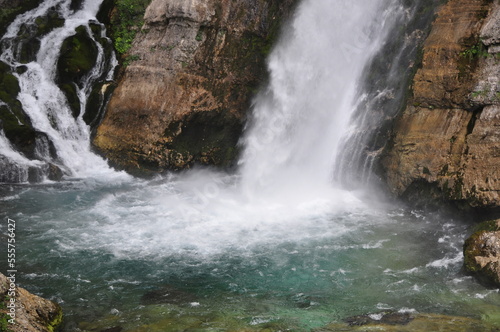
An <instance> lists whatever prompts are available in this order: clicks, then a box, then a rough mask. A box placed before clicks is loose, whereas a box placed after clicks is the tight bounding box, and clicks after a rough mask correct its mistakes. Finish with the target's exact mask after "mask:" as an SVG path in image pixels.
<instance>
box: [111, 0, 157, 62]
mask: <svg viewBox="0 0 500 332" xmlns="http://www.w3.org/2000/svg"><path fill="white" fill-rule="evenodd" d="M150 3H151V0H116V2H115V12H114V14H113V15H112V17H111V38H112V39H113V42H114V46H115V49H116V51H117V52H118V54H119V55H121V56H123V55H125V54H127V53H128V51H129V50H130V47H131V46H132V42H133V41H134V38H135V35H136V34H137V32H138V31H139V30H140V28H141V27H142V25H143V24H144V18H143V17H144V13H145V11H146V8H147V6H148V5H149V4H150Z"/></svg>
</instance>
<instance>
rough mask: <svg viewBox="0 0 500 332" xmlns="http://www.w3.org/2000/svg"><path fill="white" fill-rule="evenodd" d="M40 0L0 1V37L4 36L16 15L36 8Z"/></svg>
mask: <svg viewBox="0 0 500 332" xmlns="http://www.w3.org/2000/svg"><path fill="white" fill-rule="evenodd" d="M41 2H42V0H0V35H2V36H3V35H4V33H5V31H6V30H7V27H8V26H9V24H10V23H11V22H12V21H13V20H14V19H15V18H16V16H17V15H19V14H21V13H24V12H26V11H28V10H30V9H33V8H35V7H36V6H38V5H39V4H40V3H41Z"/></svg>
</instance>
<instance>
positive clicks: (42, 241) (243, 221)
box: [0, 0, 500, 331]
mask: <svg viewBox="0 0 500 332" xmlns="http://www.w3.org/2000/svg"><path fill="white" fill-rule="evenodd" d="M50 1H52V0H49V1H47V2H46V3H45V5H41V7H40V8H38V9H35V10H34V13H36V14H34V13H32V14H31V15H33V16H36V15H39V14H38V12H36V11H42V10H44V8H45V7H44V6H48V5H53V4H54V3H52V4H49V2H50ZM54 1H55V0H54ZM54 1H53V2H54ZM59 2H61V3H64V4H65V5H66V6H69V2H68V1H59ZM98 7H99V1H90V0H89V1H87V2H85V5H84V7H83V9H82V10H81V11H76V12H72V11H70V10H69V9H68V10H67V11H66V12H64V10H66V9H67V8H69V7H64V6H62V7H61V8H62V11H63V12H64V15H66V16H65V17H66V23H65V25H64V27H63V28H60V29H59V30H57V31H55V32H53V33H51V34H49V35H48V36H47V37H46V38H47V39H46V40H45V39H44V40H45V42H44V41H42V43H41V45H42V46H41V50H40V53H39V56H38V59H37V61H34V62H31V63H29V64H27V68H28V70H27V71H26V73H24V74H20V75H19V79H20V81H21V82H22V84H21V86H22V92H21V97H20V99H21V101H22V103H23V106H24V107H25V108H26V109H27V112H28V113H29V114H30V116H32V118H33V120H34V121H33V122H34V125H35V126H37V129H39V130H41V131H45V132H47V134H48V135H49V137H50V139H51V140H53V141H54V142H58V143H57V144H56V146H57V148H58V153H59V158H60V161H61V163H62V164H64V165H65V167H67V168H68V170H69V171H70V172H71V174H72V177H68V178H67V180H66V181H62V182H60V183H43V184H39V185H7V184H5V185H2V186H1V187H0V204H1V207H2V208H1V211H0V216H1V217H2V219H3V220H5V219H6V218H7V217H9V218H12V219H15V220H16V224H17V229H16V239H17V242H16V245H17V247H16V248H17V269H18V270H19V271H20V274H19V276H18V277H19V280H18V281H19V284H20V285H21V286H23V287H26V288H28V289H29V290H30V291H32V292H35V293H37V294H40V295H43V296H45V297H48V298H50V299H52V300H54V301H57V302H59V303H61V305H62V306H63V309H64V311H65V315H66V320H65V330H66V331H81V330H88V331H101V330H104V329H107V328H113V327H122V328H123V330H124V331H185V330H190V331H223V330H238V329H251V330H254V329H255V330H260V329H264V328H269V329H270V330H273V331H275V330H294V331H306V330H309V329H311V328H314V327H321V326H324V325H326V324H328V323H330V322H333V321H341V320H342V319H344V318H346V317H349V316H353V315H359V314H366V313H374V312H379V311H381V310H388V309H390V310H395V311H402V312H407V311H410V312H426V313H442V314H450V315H465V316H472V317H475V318H483V319H486V320H489V321H493V322H496V323H500V322H499V321H498V320H499V319H498V315H497V314H496V312H498V309H497V308H498V305H499V304H500V300H499V298H498V293H497V291H495V290H488V289H485V288H483V287H482V286H480V285H478V284H477V283H476V282H475V280H473V279H472V278H470V277H467V276H465V275H464V274H463V273H462V271H461V265H462V252H461V251H462V248H461V246H462V243H463V240H464V238H465V236H466V235H467V232H468V231H469V230H468V226H467V225H466V224H465V223H463V222H462V221H460V220H451V219H449V218H441V217H439V216H433V215H427V214H424V213H421V212H418V211H409V210H406V209H405V208H403V207H399V206H395V205H394V204H392V203H388V202H384V201H382V200H375V199H373V197H375V196H377V194H375V193H370V192H368V191H359V192H350V191H347V190H344V189H342V188H340V187H339V186H337V185H335V184H334V183H333V182H332V180H331V174H332V173H333V170H332V168H333V165H334V161H335V156H336V154H337V152H338V151H337V150H338V148H339V142H340V140H341V138H342V136H343V135H345V134H346V132H348V131H349V130H352V128H349V118H350V116H351V114H352V111H353V110H354V109H355V108H356V104H357V100H358V99H359V97H360V91H358V90H359V88H358V86H359V84H358V83H359V78H360V77H361V74H362V71H363V69H364V67H365V66H366V63H367V62H368V61H369V60H370V58H371V57H372V56H373V54H375V52H377V50H378V49H379V48H380V47H381V45H382V44H383V40H384V39H385V38H387V35H388V34H390V32H391V29H393V28H394V26H393V25H394V22H396V21H397V20H396V19H397V18H398V17H401V15H406V14H407V11H406V10H405V8H404V6H402V5H401V4H400V3H399V1H397V0H393V1H389V0H387V1H386V0H377V1H364V0H350V1H345V0H335V1H334V0H330V1H326V0H325V1H320V0H314V1H312V0H305V1H304V2H303V3H302V4H301V5H300V6H299V8H298V9H297V13H296V16H295V18H294V20H293V22H292V23H291V25H290V26H289V27H288V29H287V31H288V32H287V33H286V35H285V36H283V38H282V41H281V43H280V44H279V45H278V46H277V47H276V49H275V50H274V51H273V53H272V55H271V57H270V59H269V68H270V72H271V80H270V85H269V87H268V88H267V89H265V90H263V91H262V93H261V94H260V95H259V96H258V98H257V100H256V102H255V107H254V109H253V115H252V118H251V119H250V121H249V125H248V128H247V130H246V133H245V136H244V138H243V139H242V144H243V145H244V153H243V156H242V158H241V161H240V167H239V170H238V171H237V172H236V173H234V174H226V173H221V172H217V171H213V170H207V169H197V170H191V171H189V172H185V173H181V174H176V175H165V176H163V177H158V178H156V179H153V180H148V181H146V180H138V179H133V178H132V177H130V176H127V175H124V174H121V173H116V172H114V171H112V170H110V169H109V168H108V167H107V165H106V164H105V162H104V161H103V160H102V159H100V158H99V157H97V156H95V155H93V154H92V153H91V152H90V150H89V142H88V140H89V137H88V128H87V127H86V125H85V124H84V123H83V122H82V119H81V117H79V118H77V119H76V120H75V119H73V117H72V116H71V114H70V111H69V110H68V107H67V105H65V101H64V98H63V96H62V95H61V93H60V91H58V88H57V87H56V86H55V85H54V84H53V76H54V75H53V70H54V69H53V66H54V63H55V62H54V59H52V57H56V56H57V54H55V53H50V52H53V51H54V50H55V49H57V47H60V46H57V45H61V43H62V40H63V39H64V37H65V36H69V35H71V33H72V32H71V31H74V28H75V27H77V26H79V25H81V24H87V22H88V21H89V20H92V19H93V18H94V16H95V13H96V11H97V9H98ZM47 8H48V7H47ZM64 8H66V9H64ZM29 19H30V17H29V15H25V16H23V17H19V18H18V20H17V21H16V22H14V24H13V25H12V26H11V28H10V29H9V31H8V32H7V34H8V35H7V36H13V35H15V34H16V32H15V29H16V27H17V26H19V25H20V24H21V23H20V22H21V20H29ZM9 34H10V35H9ZM51 43H52V44H51ZM48 45H52V46H48ZM12 50H14V49H12ZM14 53H15V52H14V51H12V52H11V53H9V52H6V53H5V54H4V55H2V57H3V59H4V60H7V59H8V60H9V61H10V63H13V64H15V61H16V60H15V56H14V55H13V54H14ZM49 53H50V54H49ZM9 54H10V55H9ZM42 54H45V55H43V56H42ZM9 56H10V58H9ZM49 58H50V59H49ZM83 90H84V89H83ZM48 94H50V95H48ZM81 95H82V96H84V95H85V93H82V94H81ZM49 96H50V97H52V98H48V97H49ZM35 97H36V98H35ZM82 98H83V97H82ZM83 99H84V98H83ZM54 102H60V104H59V105H57V106H58V107H59V108H58V109H59V110H60V112H57V114H53V113H51V112H53V111H54V108H55V106H54V104H53V103H54ZM84 102H85V100H82V103H84ZM46 117H47V118H50V117H52V118H53V119H56V120H55V121H52V123H49V122H47V118H46ZM54 117H55V118H54ZM54 122H55V123H57V125H56V126H54ZM56 129H59V130H56ZM63 129H64V130H63ZM0 139H1V140H0V144H2V145H0V147H1V148H2V152H3V153H6V152H8V153H9V155H15V153H16V152H15V151H13V149H12V147H10V146H9V145H8V143H6V142H5V138H4V137H3V136H0ZM75 154H76V155H75ZM21 157H22V156H20V157H16V158H18V160H19V162H26V163H28V161H26V160H24V159H22V158H21ZM16 160H17V159H16ZM29 162H33V161H29ZM1 227H2V228H1V230H2V234H5V231H6V225H5V224H2V226H1ZM5 249H6V248H3V249H2V250H5ZM0 267H1V268H2V271H5V270H7V268H6V260H0Z"/></svg>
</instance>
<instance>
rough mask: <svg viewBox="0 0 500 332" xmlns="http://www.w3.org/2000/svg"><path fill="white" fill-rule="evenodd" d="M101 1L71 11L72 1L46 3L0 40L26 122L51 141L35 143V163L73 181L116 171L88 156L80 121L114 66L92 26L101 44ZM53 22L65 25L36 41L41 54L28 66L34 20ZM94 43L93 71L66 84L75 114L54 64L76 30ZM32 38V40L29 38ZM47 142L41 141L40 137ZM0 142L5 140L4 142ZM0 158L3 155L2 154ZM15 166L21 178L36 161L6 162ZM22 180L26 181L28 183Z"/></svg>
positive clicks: (18, 21)
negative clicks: (76, 103)
mask: <svg viewBox="0 0 500 332" xmlns="http://www.w3.org/2000/svg"><path fill="white" fill-rule="evenodd" d="M101 2H102V0H87V1H85V2H83V4H82V7H81V8H79V9H77V10H72V9H70V5H71V1H70V0H47V1H44V2H43V3H41V4H40V6H39V7H37V8H35V9H33V10H31V11H29V12H26V13H24V14H22V15H20V16H18V17H17V18H16V20H15V21H14V22H13V23H12V24H11V25H10V26H9V28H8V30H7V32H6V34H5V35H4V36H3V38H2V55H1V56H0V60H2V61H3V62H5V63H7V64H9V65H10V66H11V67H12V68H16V69H21V70H17V73H14V75H15V76H16V77H17V78H18V80H19V86H20V92H19V94H18V97H17V99H18V100H19V101H20V102H21V104H22V107H23V110H24V112H25V113H26V114H27V115H28V116H29V119H30V122H31V125H32V126H33V128H34V129H35V130H36V131H37V132H40V133H43V134H45V135H46V137H47V138H48V140H49V141H45V142H42V140H41V139H40V137H37V146H40V147H42V148H41V149H39V153H38V155H37V156H36V157H38V159H40V162H41V161H44V162H47V163H52V164H56V165H58V167H60V168H62V169H63V170H64V172H65V173H66V174H67V175H69V176H72V177H100V176H103V177H109V176H114V175H116V174H115V171H113V170H112V169H110V168H109V166H108V165H107V163H106V161H104V160H103V159H102V158H101V157H99V156H97V155H96V154H94V153H92V152H91V149H90V128H89V126H88V124H87V123H85V121H84V111H85V109H86V103H87V99H88V97H89V95H90V92H91V90H92V88H93V86H94V84H95V83H96V82H97V81H98V80H109V79H112V75H113V71H114V67H115V66H116V64H117V62H116V59H115V58H114V55H113V56H112V59H107V58H106V55H105V51H104V49H103V46H102V45H101V44H100V43H99V41H98V40H96V37H95V36H94V35H95V33H94V32H93V31H92V28H91V24H93V25H95V26H99V29H100V31H101V33H100V34H101V35H100V36H97V37H99V38H105V28H104V26H103V25H102V24H99V23H98V22H97V21H96V18H95V16H96V14H97V12H98V10H99V7H100V5H101ZM49 13H50V14H51V15H52V16H57V17H58V19H59V20H63V21H64V23H63V25H62V26H60V27H56V28H54V29H53V30H52V31H50V32H48V33H47V34H45V35H42V36H40V37H37V38H34V40H33V41H34V42H37V43H39V49H38V51H37V52H36V56H35V58H34V59H31V60H32V61H26V59H25V58H26V54H25V53H26V51H25V48H26V47H27V46H26V42H33V41H31V40H30V39H28V40H23V39H25V38H26V37H25V36H24V34H26V33H27V31H28V32H29V31H31V33H32V34H33V33H37V23H36V22H37V20H39V19H40V18H41V17H50V16H49ZM82 27H83V29H84V30H85V31H86V34H87V35H88V36H89V37H90V38H91V39H92V40H93V42H94V44H95V47H96V49H97V56H96V61H95V62H96V64H95V66H94V67H93V68H92V69H91V70H90V71H89V72H88V73H86V74H85V75H83V77H81V78H80V79H79V82H74V83H67V84H70V85H73V88H74V89H75V92H76V95H77V96H78V98H79V109H80V110H81V111H80V114H77V115H76V114H74V111H72V109H71V107H70V105H69V102H68V97H67V96H66V95H65V93H64V92H63V91H62V90H61V88H60V86H59V85H58V83H57V80H58V72H57V70H58V61H60V56H61V48H62V46H63V42H64V41H65V40H66V39H67V38H68V37H71V36H73V35H75V33H76V30H77V28H80V29H81V28H82ZM30 38H33V37H30ZM44 137H45V136H44ZM2 139H4V136H2ZM50 146H53V147H54V149H52V153H51V151H50V150H51V149H50ZM2 153H3V154H5V153H4V152H3V150H2ZM10 160H11V161H14V162H15V163H16V164H17V165H18V166H19V168H20V169H21V170H22V172H23V173H27V169H29V168H30V167H33V165H34V164H35V165H39V164H40V162H39V161H28V160H26V158H23V159H21V158H16V159H10ZM26 180H27V179H26V177H25V178H24V181H26ZM21 182H23V181H21Z"/></svg>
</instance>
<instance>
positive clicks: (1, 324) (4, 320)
mask: <svg viewBox="0 0 500 332" xmlns="http://www.w3.org/2000/svg"><path fill="white" fill-rule="evenodd" d="M8 301H9V297H8V296H6V297H5V298H4V300H3V301H1V302H0V332H11V331H12V330H11V329H10V328H9V319H10V316H9V315H7V313H6V312H4V311H6V310H7V305H6V304H5V303H7V302H8Z"/></svg>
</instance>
